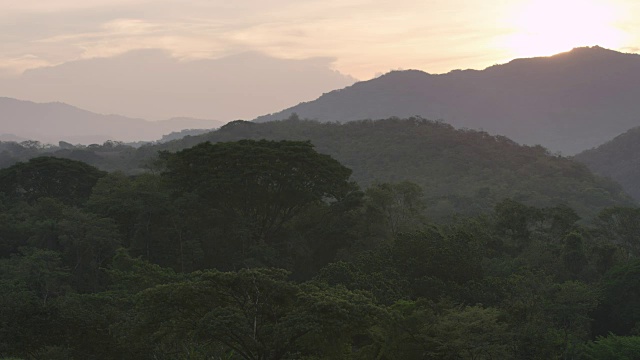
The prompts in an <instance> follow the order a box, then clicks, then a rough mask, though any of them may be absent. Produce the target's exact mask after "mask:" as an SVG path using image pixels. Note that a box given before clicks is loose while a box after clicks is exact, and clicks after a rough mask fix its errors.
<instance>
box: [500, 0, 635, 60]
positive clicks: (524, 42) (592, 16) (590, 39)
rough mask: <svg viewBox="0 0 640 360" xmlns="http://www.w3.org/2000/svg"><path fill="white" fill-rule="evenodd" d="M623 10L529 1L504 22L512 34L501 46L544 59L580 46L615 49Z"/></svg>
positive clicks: (576, 1) (589, 2)
mask: <svg viewBox="0 0 640 360" xmlns="http://www.w3.org/2000/svg"><path fill="white" fill-rule="evenodd" d="M623 15H624V14H623V10H622V9H621V8H619V7H617V6H616V5H615V4H613V3H612V2H607V3H604V2H603V1H596V0H530V1H527V2H526V3H524V4H522V5H520V6H518V7H516V8H515V9H514V11H513V12H512V15H511V17H510V19H509V20H508V22H509V23H510V27H511V28H512V29H513V33H512V34H511V35H508V36H507V37H506V39H504V42H502V43H501V46H504V47H506V48H507V49H509V51H510V52H512V53H513V55H514V56H516V57H532V56H548V55H553V54H557V53H560V52H563V51H568V50H571V49H572V48H575V47H580V46H593V45H599V46H602V47H605V48H610V49H618V48H620V47H622V46H623V45H624V43H625V41H626V38H627V35H626V34H625V33H624V32H623V31H622V30H620V29H619V28H617V27H616V24H617V23H618V22H619V20H620V18H621V17H622V16H623Z"/></svg>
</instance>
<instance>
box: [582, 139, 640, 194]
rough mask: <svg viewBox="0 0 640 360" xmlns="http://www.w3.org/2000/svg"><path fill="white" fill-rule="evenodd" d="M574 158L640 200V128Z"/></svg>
mask: <svg viewBox="0 0 640 360" xmlns="http://www.w3.org/2000/svg"><path fill="white" fill-rule="evenodd" d="M574 158H575V159H576V160H577V161H579V162H581V163H583V164H585V165H587V167H588V168H589V169H591V171H593V172H594V173H595V174H599V175H600V176H606V177H609V178H611V179H613V180H614V181H616V182H617V183H619V184H620V185H622V188H623V189H624V190H625V191H626V192H627V194H629V195H631V196H632V197H633V198H635V199H636V200H640V127H636V128H633V129H631V130H629V131H627V132H625V133H624V134H621V135H619V136H617V137H616V138H614V139H613V140H611V141H609V142H607V143H605V144H603V145H601V146H598V147H597V148H594V149H590V150H587V151H583V152H581V153H580V154H578V155H576V156H575V157H574Z"/></svg>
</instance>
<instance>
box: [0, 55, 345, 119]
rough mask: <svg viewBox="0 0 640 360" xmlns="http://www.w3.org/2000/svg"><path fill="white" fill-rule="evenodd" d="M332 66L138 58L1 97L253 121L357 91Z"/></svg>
mask: <svg viewBox="0 0 640 360" xmlns="http://www.w3.org/2000/svg"><path fill="white" fill-rule="evenodd" d="M333 61H334V59H333V58H327V57H315V58H308V59H300V60H294V59H279V58H274V57H271V56H268V55H265V54H262V53H259V52H245V53H241V54H236V55H232V56H226V57H222V58H218V59H213V60H212V59H200V60H181V59H179V58H176V57H174V56H172V55H171V53H170V52H168V51H166V50H162V49H147V50H135V51H129V52H125V53H123V54H120V55H118V56H113V57H106V58H93V59H84V60H78V61H73V62H67V63H63V64H61V65H57V66H51V67H43V68H37V69H32V70H28V71H26V72H25V73H24V74H23V75H22V76H20V77H18V78H16V79H13V80H11V81H3V82H0V93H2V94H3V95H4V96H9V97H15V98H19V99H29V100H33V101H39V102H48V101H62V102H66V103H69V104H72V105H75V106H78V107H81V108H84V109H87V110H91V111H94V112H99V113H117V114H121V115H126V116H130V117H140V118H146V119H151V120H159V119H166V118H171V117H178V116H189V117H195V118H204V119H214V120H223V121H229V120H235V119H239V118H242V119H252V118H254V117H257V116H259V115H263V114H266V113H271V112H276V111H279V110H281V109H283V108H286V107H289V106H292V105H295V104H297V103H299V102H301V101H309V100H313V99H315V98H317V97H318V96H320V95H321V94H322V93H324V92H328V91H331V90H334V89H337V88H342V87H345V86H348V85H350V84H352V83H353V82H354V81H355V79H353V78H351V77H348V76H345V75H343V74H340V73H338V72H336V71H334V70H332V69H331V66H332V63H333Z"/></svg>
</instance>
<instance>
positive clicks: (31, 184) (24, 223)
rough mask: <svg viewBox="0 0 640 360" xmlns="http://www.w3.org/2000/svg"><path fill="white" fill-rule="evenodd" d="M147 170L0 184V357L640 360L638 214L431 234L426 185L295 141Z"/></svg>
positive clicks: (499, 219) (216, 152)
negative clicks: (376, 172) (357, 177)
mask: <svg viewBox="0 0 640 360" xmlns="http://www.w3.org/2000/svg"><path fill="white" fill-rule="evenodd" d="M413 121H414V122H413V123H411V122H409V123H410V124H412V126H414V127H415V129H416V130H415V131H416V132H420V131H422V130H421V127H423V126H424V127H427V128H430V127H435V128H436V129H440V127H442V125H440V124H433V123H423V122H422V121H418V120H413ZM398 123H399V122H398V121H396V120H390V121H388V122H386V123H385V122H381V123H380V126H383V129H382V130H381V132H384V131H383V130H385V129H386V133H389V127H393V126H397V124H398ZM406 123H407V122H404V124H406ZM296 124H297V125H298V126H299V129H302V128H305V126H308V124H307V123H305V122H293V123H292V124H289V125H290V128H294V127H295V126H294V125H296ZM281 125H282V124H281ZM313 126H320V125H318V124H315V125H313ZM351 126H354V127H355V128H356V129H363V128H360V127H358V124H354V125H351ZM360 126H362V127H365V126H373V125H372V124H371V123H361V124H360ZM252 127H256V128H261V127H260V126H259V125H255V124H245V123H239V124H232V125H230V126H229V127H227V128H226V129H223V130H222V131H221V132H219V134H227V135H225V136H231V135H230V134H231V133H232V132H233V131H247V129H250V128H252ZM322 127H323V128H324V129H325V130H326V131H330V129H332V128H331V125H322ZM262 129H264V128H262ZM446 129H447V127H442V128H441V129H440V130H441V131H443V132H444V133H445V134H446V131H452V130H446ZM432 131H435V130H432ZM470 134H472V133H469V134H467V135H469V136H470ZM212 135H213V134H210V135H209V136H212ZM440 135H443V134H440ZM234 136H235V135H234ZM395 136H398V135H395ZM473 136H481V134H476V135H473ZM485 137H486V136H485ZM472 138H475V137H472ZM407 139H410V137H408V136H407ZM489 139H490V140H491V141H493V142H494V143H495V144H496V148H495V150H494V151H498V149H503V150H504V149H511V148H512V147H513V149H519V147H518V146H517V145H514V144H512V143H511V142H509V141H507V140H504V139H502V140H501V139H492V138H489ZM354 140H357V137H354ZM375 140H377V141H381V139H380V138H378V139H375ZM405 140H406V139H405ZM407 141H408V140H407ZM355 144H357V141H356V142H355ZM174 145H176V144H174ZM476 151H479V149H477V150H476ZM520 151H525V152H524V153H526V151H531V152H532V153H533V154H538V153H542V152H543V151H542V150H540V149H528V150H527V149H525V150H520ZM503 152H506V150H504V151H503ZM463 153H465V154H466V152H463ZM509 156H516V157H517V156H522V153H520V152H518V151H516V150H513V151H511V152H509ZM508 158H509V157H505V159H508ZM550 159H554V158H550ZM505 161H506V160H505ZM549 161H552V160H549ZM553 161H556V160H553ZM557 161H560V162H559V164H564V163H565V162H566V163H569V164H573V163H571V162H569V161H568V160H566V159H560V160H557ZM467 164H468V166H471V165H472V164H471V163H467ZM154 169H155V170H156V171H155V172H147V173H144V174H140V175H137V176H127V175H124V174H123V173H119V172H114V173H105V172H103V171H100V170H98V169H97V168H94V167H92V166H89V165H87V164H85V163H82V162H78V161H75V160H68V159H60V158H54V157H37V158H34V159H31V160H30V161H27V162H23V163H18V164H15V165H13V166H9V167H7V168H5V169H2V170H0V189H1V190H2V191H1V192H0V210H1V211H0V319H1V321H0V358H18V359H25V360H26V359H29V360H31V359H34V360H35V359H78V360H80V359H82V360H84V359H114V360H115V359H119V360H122V359H136V360H138V359H150V360H151V359H155V360H158V359H162V360H165V359H166V360H169V359H184V360H187V359H190V360H193V359H202V360H204V359H243V360H254V359H264V360H278V359H307V360H311V359H402V360H412V359H476V360H478V359H483V360H488V359H516V360H518V359H585V360H587V359H623V358H634V356H635V355H637V349H638V347H640V338H639V337H638V336H637V329H638V326H639V325H638V324H640V315H639V314H640V301H638V299H640V286H639V285H638V282H637V278H638V276H640V262H639V261H638V258H639V257H640V247H639V246H638V244H639V243H640V238H639V236H640V232H639V231H638V224H640V210H639V209H638V208H629V207H611V208H607V209H604V210H603V211H601V212H599V213H598V215H597V216H596V217H595V218H594V219H591V220H586V219H582V220H581V219H580V217H579V216H578V215H577V214H576V212H575V211H574V210H573V209H572V208H570V207H568V206H566V205H557V206H550V207H531V206H527V205H524V204H522V203H520V202H517V201H514V200H509V199H506V200H502V201H500V202H498V203H497V204H496V205H495V207H493V208H492V209H491V210H490V211H489V212H488V213H486V214H484V215H481V216H474V217H463V216H460V217H457V218H456V219H455V221H450V222H447V223H439V222H436V221H433V220H432V219H430V218H429V217H426V216H425V213H424V209H425V207H426V206H427V205H428V204H429V203H430V201H431V200H430V199H428V198H425V196H424V194H423V189H421V187H420V186H418V185H416V184H414V183H411V182H404V181H403V182H387V183H376V184H373V185H370V186H367V187H359V186H358V185H357V184H355V183H354V182H352V181H351V177H350V176H351V170H350V169H349V168H348V167H346V166H345V164H341V163H340V162H338V161H337V160H335V159H334V158H332V157H331V156H329V155H325V154H321V153H319V152H317V151H316V150H315V149H314V148H313V146H312V145H311V144H310V143H308V142H306V141H292V140H287V141H269V140H241V141H237V142H218V143H215V144H214V143H200V144H198V145H195V146H193V147H188V148H184V149H181V150H180V151H177V152H163V153H161V155H160V157H159V158H158V159H157V161H156V163H155V168H154ZM559 169H563V168H562V167H559Z"/></svg>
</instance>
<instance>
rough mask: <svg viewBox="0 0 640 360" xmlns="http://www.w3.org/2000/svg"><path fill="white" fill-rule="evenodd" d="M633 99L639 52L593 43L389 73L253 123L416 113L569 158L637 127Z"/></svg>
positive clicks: (639, 116)
mask: <svg viewBox="0 0 640 360" xmlns="http://www.w3.org/2000/svg"><path fill="white" fill-rule="evenodd" d="M638 99H640V55H636V54H624V53H619V52H616V51H612V50H607V49H604V48H601V47H597V46H596V47H584V48H576V49H573V50H572V51H569V52H567V53H562V54H558V55H555V56H551V57H538V58H530V59H517V60H513V61H511V62H509V63H507V64H504V65H495V66H492V67H489V68H487V69H485V70H481V71H478V70H455V71H451V72H449V73H447V74H442V75H432V74H428V73H425V72H423V71H418V70H406V71H393V72H390V73H388V74H386V75H383V76H380V77H378V78H376V79H373V80H369V81H363V82H358V83H356V84H354V85H352V86H349V87H346V88H344V89H341V90H335V91H332V92H329V93H326V94H324V95H322V96H321V97H320V98H318V99H317V100H314V101H310V102H305V103H301V104H299V105H296V106H294V107H291V108H288V109H285V110H283V111H280V112H278V113H275V114H270V115H265V116H261V117H258V118H257V119H255V121H258V122H265V121H271V120H278V119H284V118H288V117H289V116H290V115H291V114H292V113H296V114H297V115H298V116H299V117H300V118H308V119H317V120H319V121H330V122H335V121H337V122H347V121H352V120H359V119H381V118H388V117H391V116H397V117H401V118H402V117H409V116H421V117H424V118H428V119H434V120H437V119H442V120H444V121H445V122H447V123H449V124H452V125H453V126H456V127H459V128H465V127H466V128H471V129H482V130H484V131H487V132H489V133H491V134H496V135H505V136H508V137H509V138H511V139H513V140H515V141H517V142H520V143H523V144H528V145H536V144H541V145H543V146H545V147H547V148H548V149H550V150H551V151H553V152H555V151H560V152H562V153H563V154H565V155H571V154H576V153H578V152H580V151H583V150H586V149H589V148H592V147H594V146H597V145H600V144H602V143H604V142H605V141H607V140H609V139H611V138H613V137H614V136H616V135H618V134H620V133H622V132H624V131H626V130H628V129H630V128H632V127H635V126H638V125H640V101H639V100H638Z"/></svg>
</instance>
